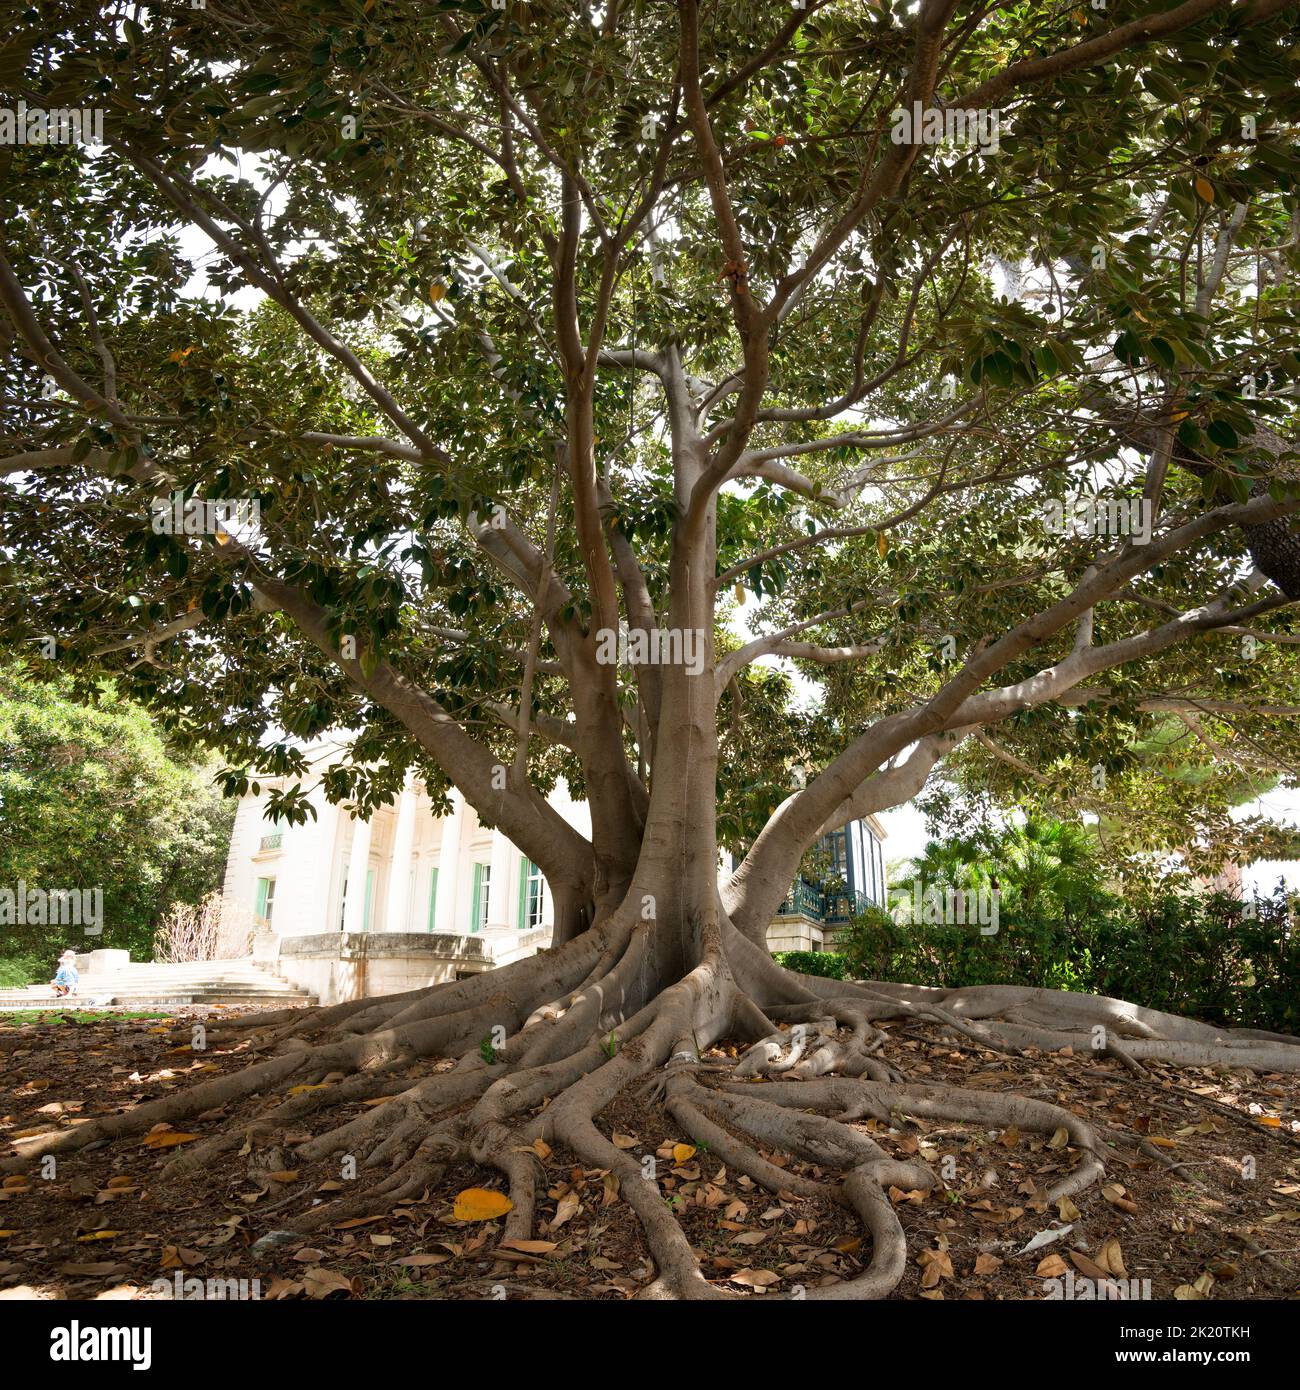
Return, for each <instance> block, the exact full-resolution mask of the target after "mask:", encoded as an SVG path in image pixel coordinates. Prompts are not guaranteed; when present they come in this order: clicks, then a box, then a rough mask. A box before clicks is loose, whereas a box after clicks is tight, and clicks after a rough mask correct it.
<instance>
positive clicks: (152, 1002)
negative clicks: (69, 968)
mask: <svg viewBox="0 0 1300 1390" xmlns="http://www.w3.org/2000/svg"><path fill="white" fill-rule="evenodd" d="M94 954H95V955H101V954H102V955H103V956H109V955H110V954H111V955H112V956H114V957H121V956H125V954H126V953H125V952H124V951H123V952H116V951H114V952H111V953H110V952H102V953H101V952H95V953H94ZM79 968H80V966H79ZM53 973H54V971H53V969H51V971H50V974H51V976H52V975H53ZM92 1001H93V1002H95V1003H97V1004H101V1005H103V1004H124V1005H130V1006H131V1007H132V1008H168V1009H169V1008H176V1007H179V1006H181V1005H187V1004H224V1005H226V1006H228V1007H237V1006H240V1005H244V1006H249V1005H253V1004H275V1005H280V1006H282V1007H283V1006H287V1005H291V1004H314V1003H315V1002H316V998H315V996H314V995H312V994H309V993H308V992H307V991H306V990H303V989H296V988H295V987H294V986H293V985H291V984H289V983H288V981H286V980H282V979H280V978H279V977H278V976H277V975H275V974H274V973H273V972H272V969H271V967H270V966H269V965H265V964H262V963H261V962H257V961H253V960H249V959H247V958H245V959H243V960H206V961H194V962H191V963H188V964H185V965H156V964H152V963H150V964H144V963H136V964H132V963H128V962H122V961H120V960H114V961H100V962H96V961H93V960H92V961H90V962H88V964H87V967H86V968H84V969H81V981H80V983H79V984H78V986H77V993H76V994H75V995H72V996H69V997H66V998H63V999H55V997H54V993H53V991H52V990H51V989H50V987H49V985H47V984H41V985H28V986H27V988H26V989H0V1012H4V1011H5V1010H13V1009H22V1008H44V1009H48V1008H50V1007H51V1005H52V1004H53V1005H54V1006H56V1007H61V1008H85V1007H86V1006H87V1005H88V1004H90V1003H91V1002H92Z"/></svg>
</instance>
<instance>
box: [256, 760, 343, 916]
mask: <svg viewBox="0 0 1300 1390" xmlns="http://www.w3.org/2000/svg"><path fill="white" fill-rule="evenodd" d="M307 800H308V801H309V802H310V804H311V805H312V806H313V807H315V809H316V819H315V820H312V819H310V817H309V818H308V819H307V820H306V821H305V822H304V823H303V824H302V825H292V826H288V827H286V828H285V832H284V842H283V846H282V849H283V855H282V863H283V865H284V868H283V871H282V872H283V879H284V881H283V882H282V883H277V884H276V899H277V903H276V913H277V915H279V913H280V906H279V904H280V901H281V900H283V903H284V907H285V912H284V914H283V916H281V926H280V928H279V930H280V931H281V932H297V933H303V934H307V935H310V934H311V933H312V932H325V931H329V930H330V923H329V921H328V918H327V914H328V912H329V892H330V883H331V882H332V878H333V873H332V871H333V863H332V860H333V855H334V833H335V830H336V829H337V826H338V814H339V809H338V807H337V806H335V805H333V804H332V803H331V802H329V801H327V800H326V799H325V791H324V788H322V787H320V786H316V787H313V788H312V790H311V791H310V792H309V793H308V794H307ZM274 926H275V924H274V923H272V927H273V928H274Z"/></svg>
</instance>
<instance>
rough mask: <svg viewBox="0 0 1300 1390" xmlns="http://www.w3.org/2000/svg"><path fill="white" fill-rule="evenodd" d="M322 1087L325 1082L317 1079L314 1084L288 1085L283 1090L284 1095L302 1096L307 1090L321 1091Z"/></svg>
mask: <svg viewBox="0 0 1300 1390" xmlns="http://www.w3.org/2000/svg"><path fill="white" fill-rule="evenodd" d="M324 1089H325V1083H324V1082H323V1081H318V1082H317V1083H316V1084H315V1085H314V1086H290V1087H289V1089H288V1090H287V1091H286V1092H285V1095H288V1096H302V1095H306V1093H307V1092H308V1091H323V1090H324Z"/></svg>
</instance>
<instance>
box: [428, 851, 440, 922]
mask: <svg viewBox="0 0 1300 1390" xmlns="http://www.w3.org/2000/svg"><path fill="white" fill-rule="evenodd" d="M437 906H438V866H437V865H436V864H435V865H434V866H433V869H432V870H431V872H430V874H429V930H430V931H432V930H433V923H434V911H435V910H436V908H437Z"/></svg>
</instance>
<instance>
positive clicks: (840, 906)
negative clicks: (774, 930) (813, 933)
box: [778, 879, 871, 923]
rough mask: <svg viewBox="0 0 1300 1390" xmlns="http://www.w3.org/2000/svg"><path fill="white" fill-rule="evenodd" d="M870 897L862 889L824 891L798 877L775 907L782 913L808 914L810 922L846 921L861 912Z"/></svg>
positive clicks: (788, 914)
mask: <svg viewBox="0 0 1300 1390" xmlns="http://www.w3.org/2000/svg"><path fill="white" fill-rule="evenodd" d="M870 906H871V899H870V898H868V897H867V895H866V894H865V893H848V892H844V893H834V894H830V893H824V892H822V890H821V889H820V888H816V887H814V886H813V885H812V884H811V883H805V882H804V881H803V879H799V880H798V881H797V882H796V883H794V884H793V885H792V886H791V888H790V891H789V892H788V893H787V894H786V897H785V901H784V902H783V903H782V904H781V906H780V908H779V909H778V915H779V916H782V917H797V916H798V917H809V918H811V919H812V920H813V921H814V922H826V923H839V922H847V921H848V920H849V919H850V918H851V917H856V916H857V915H858V914H859V913H861V912H865V911H866V910H867V908H868V907H870Z"/></svg>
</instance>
